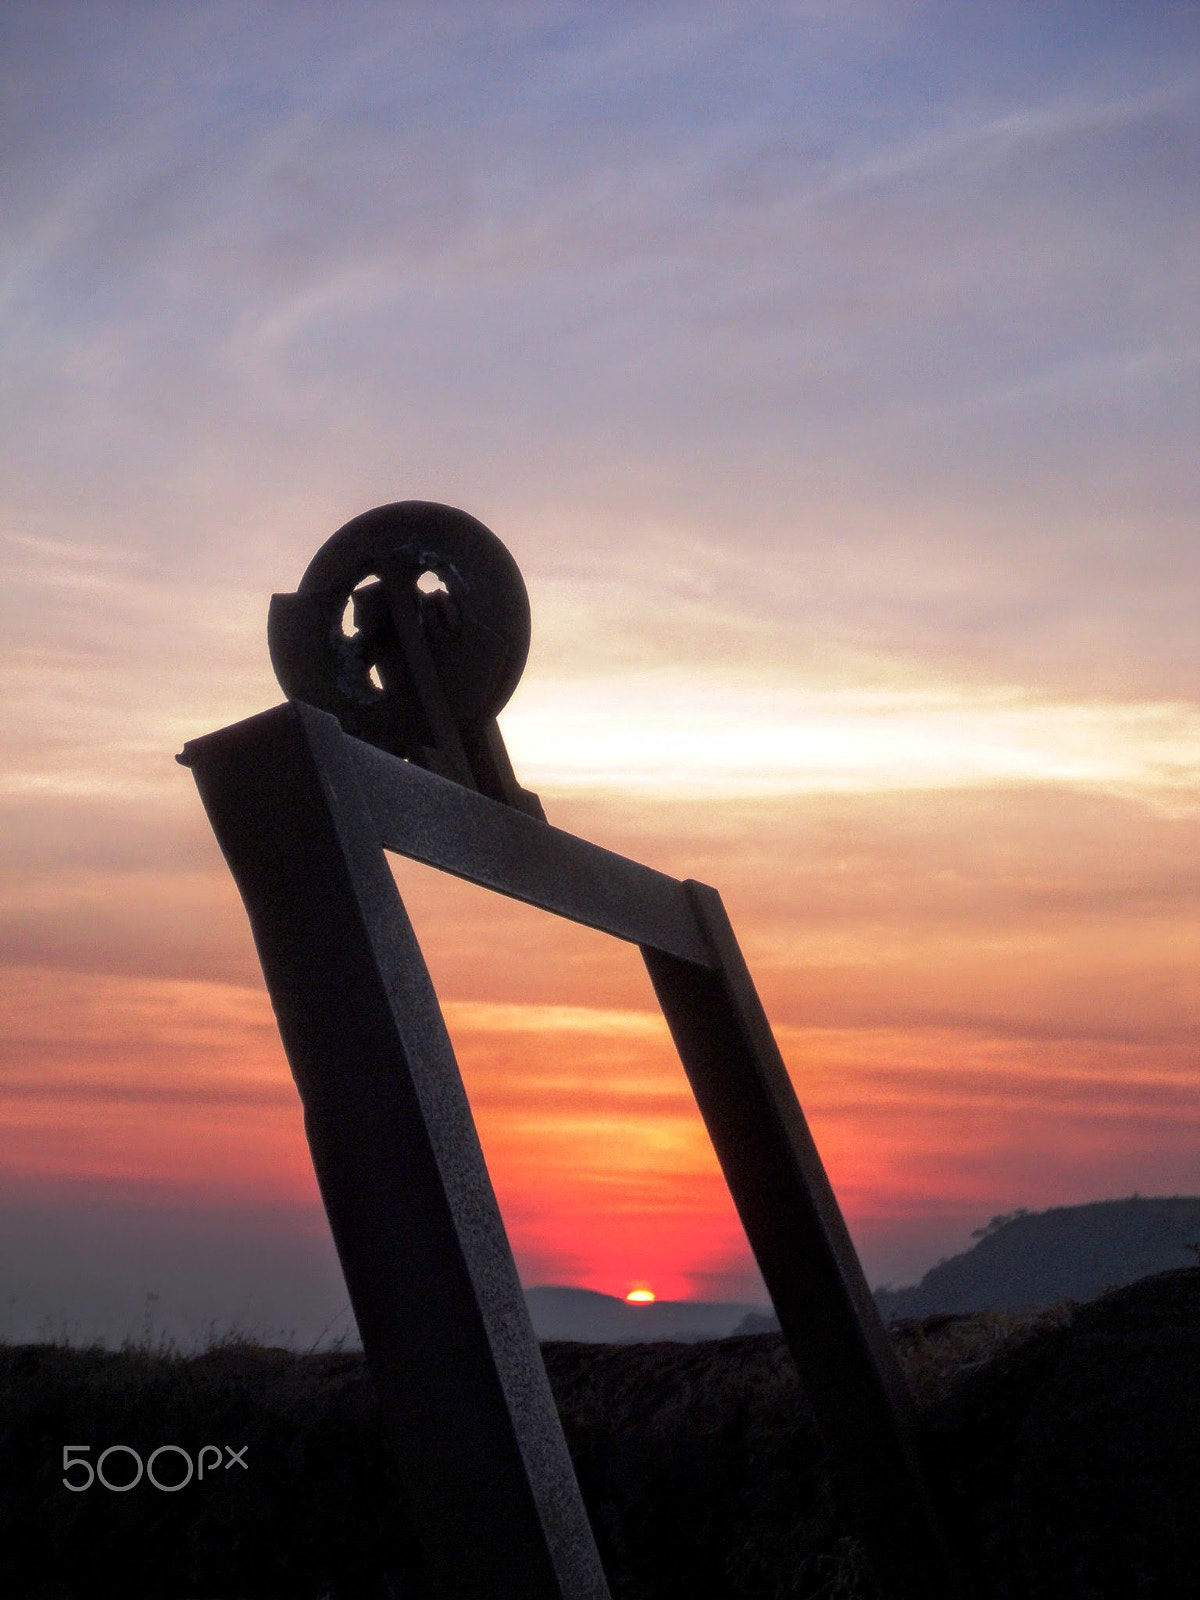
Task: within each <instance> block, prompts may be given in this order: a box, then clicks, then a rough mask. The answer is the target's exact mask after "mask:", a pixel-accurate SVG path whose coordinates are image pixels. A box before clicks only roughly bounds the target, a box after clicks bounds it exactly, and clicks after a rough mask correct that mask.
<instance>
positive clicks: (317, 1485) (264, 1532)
mask: <svg viewBox="0 0 1200 1600" xmlns="http://www.w3.org/2000/svg"><path fill="white" fill-rule="evenodd" d="M1147 1282H1148V1286H1149V1287H1145V1288H1143V1286H1138V1285H1135V1286H1133V1288H1132V1289H1131V1290H1124V1291H1120V1292H1119V1293H1118V1294H1117V1295H1113V1296H1109V1297H1106V1300H1104V1301H1100V1302H1095V1303H1093V1304H1092V1305H1090V1306H1085V1307H1073V1306H1071V1305H1069V1304H1064V1305H1062V1306H1059V1307H1056V1308H1055V1309H1054V1310H1052V1311H1049V1312H1042V1313H1039V1314H1037V1315H1034V1316H1014V1315H999V1314H986V1315H982V1316H973V1317H945V1318H927V1319H924V1320H922V1321H919V1322H917V1321H913V1322H904V1323H898V1324H897V1325H896V1326H895V1327H894V1328H893V1330H892V1333H893V1338H894V1340H895V1343H896V1348H897V1352H898V1355H899V1358H900V1361H901V1364H902V1366H903V1368H904V1370H905V1372H906V1375H907V1377H908V1379H909V1382H910V1385H911V1387H912V1389H913V1392H914V1396H915V1399H916V1402H917V1406H918V1410H919V1413H920V1415H921V1417H922V1418H923V1424H924V1428H925V1432H926V1436H927V1440H928V1444H929V1448H930V1452H931V1464H932V1465H933V1467H934V1470H935V1476H936V1478H937V1481H938V1482H939V1483H940V1484H941V1485H942V1488H943V1492H944V1493H945V1494H946V1496H947V1497H948V1499H947V1503H953V1504H954V1505H955V1506H956V1507H957V1511H956V1513H955V1514H956V1516H958V1517H960V1518H961V1520H962V1526H963V1530H964V1536H969V1538H970V1539H971V1540H972V1541H973V1542H974V1548H976V1549H977V1550H978V1551H979V1552H981V1555H980V1563H981V1564H980V1568H979V1571H980V1578H981V1583H980V1590H981V1594H982V1595H983V1596H985V1597H986V1600H1017V1597H1019V1600H1035V1597H1036V1600H1040V1597H1042V1596H1045V1597H1047V1600H1049V1596H1050V1595H1054V1596H1055V1600H1058V1596H1060V1595H1066V1596H1069V1597H1070V1600H1092V1597H1096V1600H1101V1597H1103V1600H1108V1597H1109V1596H1112V1597H1113V1600H1115V1597H1117V1596H1120V1600H1127V1597H1128V1596H1136V1595H1143V1594H1144V1595H1146V1596H1148V1597H1149V1596H1153V1600H1170V1597H1173V1596H1175V1595H1176V1594H1178V1595H1179V1596H1184V1595H1188V1596H1191V1595H1193V1594H1194V1593H1197V1592H1200V1582H1197V1581H1194V1580H1195V1579H1197V1578H1198V1577H1200V1574H1197V1573H1195V1572H1193V1570H1192V1566H1191V1565H1189V1563H1190V1562H1191V1560H1192V1558H1191V1555H1190V1550H1191V1544H1192V1541H1191V1538H1190V1535H1185V1533H1184V1532H1183V1530H1184V1529H1185V1527H1186V1528H1190V1525H1191V1521H1192V1511H1191V1507H1192V1505H1193V1504H1194V1503H1195V1500H1196V1498H1197V1494H1198V1493H1200V1465H1198V1464H1197V1463H1196V1462H1195V1460H1194V1457H1195V1449H1194V1440H1195V1437H1196V1436H1197V1435H1198V1433H1200V1399H1198V1400H1196V1401H1193V1400H1192V1399H1191V1392H1192V1390H1193V1389H1194V1384H1193V1383H1192V1374H1193V1373H1194V1370H1195V1368H1196V1365H1197V1361H1198V1360H1200V1272H1196V1271H1185V1272H1183V1273H1179V1274H1168V1275H1165V1276H1164V1278H1163V1279H1162V1280H1156V1279H1152V1280H1148V1281H1147ZM1156 1284H1157V1285H1158V1286H1159V1287H1158V1288H1157V1289H1155V1288H1153V1286H1154V1285H1156ZM1154 1296H1157V1299H1156V1298H1154ZM143 1335H144V1336H143V1337H139V1338H138V1339H134V1340H129V1341H127V1342H126V1344H125V1346H124V1347H123V1348H122V1349H121V1350H116V1351H113V1350H103V1349H100V1348H97V1347H94V1346H92V1347H78V1346H74V1345H71V1344H70V1343H69V1342H66V1341H62V1340H59V1341H58V1342H49V1343H43V1344H37V1345H23V1346H22V1345H8V1346H0V1507H2V1510H0V1593H3V1594H5V1595H13V1596H15V1597H18V1600H85V1597H86V1600H104V1597H106V1596H108V1595H114V1596H115V1595H118V1594H119V1595H121V1596H122V1600H217V1597H221V1600H423V1589H422V1585H421V1580H420V1561H419V1557H418V1554H417V1551H416V1547H415V1544H414V1541H413V1538H412V1535H411V1531H410V1527H409V1523H408V1518H407V1513H406V1510H405V1497H404V1491H403V1488H402V1485H401V1482H400V1479H399V1475H398V1472H397V1469H396V1466H395V1463H394V1460H393V1457H392V1454H391V1452H390V1450H389V1448H388V1445H387V1442H386V1440H385V1438H384V1435H383V1431H382V1427H381V1423H380V1419H379V1414H378V1409H377V1406H376V1403H375V1399H374V1395H373V1392H372V1389H371V1385H370V1381H369V1378H368V1376H367V1372H366V1368H365V1364H364V1361H363V1357H362V1355H361V1353H360V1352H357V1351H347V1350H326V1351H308V1352H296V1351H295V1350H284V1349H279V1348H277V1347H271V1346H266V1345H262V1344H259V1343H258V1342H257V1341H256V1340H255V1339H254V1338H253V1337H252V1336H250V1335H247V1334H246V1333H245V1332H241V1331H236V1330H235V1331H233V1332H230V1333H226V1334H224V1335H220V1336H217V1337H214V1338H212V1339H211V1340H210V1341H209V1342H208V1344H207V1346H206V1348H204V1349H203V1350H198V1351H191V1352H183V1351H181V1350H179V1349H178V1347H176V1346H175V1345H174V1344H173V1343H172V1342H171V1341H169V1340H164V1339H162V1338H160V1337H159V1336H157V1335H155V1333H154V1330H153V1328H152V1326H151V1327H146V1328H144V1329H143ZM544 1353H545V1357H546V1364H547V1370H548V1372H549V1375H550V1379H551V1383H552V1386H553V1388H554V1391H555V1394H556V1398H557V1400H558V1403H559V1408H560V1412H561V1414H562V1417H563V1421H564V1427H565V1430H566V1433H567V1437H568V1442H569V1444H570V1446H571V1449H572V1454H573V1457H574V1460H575V1463H576V1470H577V1473H578V1476H579V1480H580V1485H581V1488H582V1490H583V1493H584V1497H585V1500H586V1502H587V1506H588V1510H589V1515H590V1517H591V1520H592V1525H593V1528H594V1529H595V1532H596V1536H597V1540H598V1542H599V1544H600V1547H601V1552H602V1555H603V1558H604V1563H605V1569H606V1572H607V1573H608V1575H609V1581H610V1586H611V1590H612V1594H613V1597H614V1600H685V1597H686V1600H800V1597H808V1600H818V1597H819V1600H877V1595H876V1591H875V1589H874V1586H873V1584H872V1581H871V1578H870V1574H869V1572H868V1569H867V1566H866V1562H865V1560H864V1557H863V1552H862V1550H861V1549H860V1548H859V1547H858V1545H857V1544H856V1543H855V1542H854V1541H853V1540H852V1539H850V1538H848V1537H847V1536H846V1534H845V1532H844V1530H843V1529H842V1527H841V1526H840V1524H839V1522H838V1520H837V1518H836V1516H835V1515H834V1511H833V1507H832V1504H831V1501H830V1497H829V1489H828V1483H827V1478H826V1473H825V1468H824V1461H823V1454H822V1449H821V1445H820V1441H819V1439H818V1437H817V1435H816V1432H815V1428H814V1426H813V1422H812V1417H811V1413H810V1411H809V1408H808V1405H807V1402H806V1400H805V1397H804V1395H803V1392H802V1390H801V1388H800V1385H799V1382H798V1379H797V1377H796V1374H795V1370H794V1368H793V1366H792V1363H791V1360H790V1358H789V1356H788V1354H787V1352H786V1350H785V1349H784V1347H783V1344H782V1341H781V1340H780V1339H779V1338H778V1337H777V1336H773V1335H769V1334H767V1335H755V1336H750V1337H745V1338H738V1339H729V1340H722V1341H713V1342H708V1343H703V1344H654V1345H608V1346H598V1345H581V1344H550V1345H547V1346H545V1347H544ZM1189 1408H1190V1409H1189ZM1172 1430H1174V1432H1173V1431H1172ZM1176 1435H1178V1437H1176ZM115 1442H120V1443H125V1444H129V1445H131V1446H133V1447H134V1448H136V1449H138V1450H139V1451H140V1452H141V1453H142V1455H143V1457H145V1456H147V1455H148V1454H149V1452H150V1451H151V1450H153V1449H154V1448H155V1446H157V1445H160V1444H163V1443H175V1444H178V1445H181V1446H182V1447H184V1448H185V1449H187V1450H188V1451H189V1452H190V1453H191V1454H192V1455H193V1457H194V1456H195V1453H196V1451H197V1450H198V1449H199V1447H200V1446H201V1445H203V1444H217V1445H231V1446H237V1447H241V1446H243V1445H244V1446H246V1447H247V1462H248V1465H249V1469H250V1470H249V1471H248V1472H246V1473H240V1472H237V1471H232V1472H226V1471H224V1470H223V1471H221V1472H217V1473H214V1474H212V1475H211V1476H210V1478H209V1479H207V1480H206V1481H205V1482H204V1484H203V1485H200V1484H198V1483H193V1484H191V1485H189V1486H188V1488H187V1489H186V1490H181V1491H180V1492H179V1493H178V1494H166V1493H159V1492H157V1491H155V1490H153V1489H152V1488H149V1487H148V1486H146V1485H145V1484H142V1485H139V1487H138V1488H136V1489H134V1490H132V1491H130V1492H129V1493H128V1494H118V1493H108V1492H100V1491H98V1490H89V1491H87V1492H85V1493H82V1494H72V1493H70V1492H69V1491H67V1490H65V1489H63V1487H62V1485H61V1481H60V1480H61V1477H62V1467H61V1458H62V1446H63V1444H74V1443H90V1444H92V1445H93V1446H94V1450H93V1456H92V1459H95V1456H96V1455H97V1454H98V1452H99V1450H100V1449H101V1448H102V1447H103V1446H104V1445H105V1444H108V1443H115ZM1160 1457H1161V1462H1162V1463H1165V1464H1162V1465H1160V1464H1159V1458H1160ZM1131 1495H1132V1496H1135V1497H1140V1500H1139V1504H1143V1503H1144V1506H1145V1508H1146V1509H1145V1511H1144V1513H1142V1514H1141V1524H1142V1526H1141V1528H1140V1530H1139V1527H1138V1526H1135V1525H1133V1524H1132V1523H1131V1522H1130V1521H1129V1519H1128V1518H1125V1517H1123V1516H1122V1514H1121V1507H1122V1506H1123V1505H1124V1504H1125V1502H1126V1501H1128V1500H1129V1499H1130V1496H1131ZM1114 1508H1115V1509H1114ZM1147 1530H1148V1531H1147ZM1172 1563H1173V1565H1172ZM1081 1574H1082V1575H1083V1576H1081ZM1139 1574H1142V1576H1141V1577H1139ZM1085 1580H1086V1581H1085ZM1089 1585H1090V1586H1089ZM1106 1585H1107V1587H1106ZM1173 1585H1174V1586H1173Z"/></svg>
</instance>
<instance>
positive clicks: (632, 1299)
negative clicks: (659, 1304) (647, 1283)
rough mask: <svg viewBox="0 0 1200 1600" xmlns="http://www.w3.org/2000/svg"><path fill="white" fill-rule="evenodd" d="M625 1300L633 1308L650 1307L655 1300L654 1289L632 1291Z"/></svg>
mask: <svg viewBox="0 0 1200 1600" xmlns="http://www.w3.org/2000/svg"><path fill="white" fill-rule="evenodd" d="M625 1299H626V1300H627V1301H628V1303H629V1304H630V1305H631V1306H648V1305H649V1304H650V1302H651V1301H652V1300H653V1299H654V1290H653V1289H630V1291H629V1293H628V1294H627V1295H626V1296H625Z"/></svg>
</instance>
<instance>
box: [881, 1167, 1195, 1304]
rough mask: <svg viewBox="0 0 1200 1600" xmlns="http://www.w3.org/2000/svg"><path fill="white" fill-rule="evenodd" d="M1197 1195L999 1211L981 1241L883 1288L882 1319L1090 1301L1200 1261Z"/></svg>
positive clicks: (982, 1233)
mask: <svg viewBox="0 0 1200 1600" xmlns="http://www.w3.org/2000/svg"><path fill="white" fill-rule="evenodd" d="M1193 1245H1195V1246H1200V1198H1197V1197H1195V1196H1178V1195H1177V1196H1173V1197H1171V1198H1169V1199H1141V1198H1139V1197H1138V1196H1137V1195H1134V1196H1133V1197H1132V1198H1131V1199H1129V1200H1099V1201H1095V1202H1093V1203H1092V1204H1091V1205H1084V1206H1058V1207H1056V1208H1055V1209H1054V1210H1053V1211H1036V1212H1027V1211H1014V1212H1011V1213H1010V1214H1009V1215H1008V1216H1000V1217H993V1218H992V1220H991V1222H989V1223H988V1225H987V1227H986V1228H981V1229H980V1230H979V1233H978V1243H977V1244H975V1245H974V1246H972V1248H971V1249H970V1250H967V1251H964V1252H963V1254H962V1255H958V1256H951V1257H950V1259H949V1260H948V1261H942V1262H939V1263H938V1265H937V1266H936V1267H934V1268H932V1270H931V1271H929V1272H927V1273H926V1274H925V1276H924V1277H923V1278H922V1279H921V1281H920V1283H918V1284H915V1285H913V1286H912V1287H911V1288H905V1289H877V1290H876V1291H875V1299H876V1302H877V1304H878V1306H879V1309H880V1311H881V1312H882V1313H883V1316H884V1320H885V1321H886V1320H888V1319H889V1318H891V1317H928V1316H934V1315H936V1314H938V1313H940V1312H968V1311H1034V1310H1039V1309H1041V1308H1042V1307H1044V1306H1051V1305H1055V1304H1056V1303H1057V1302H1058V1301H1060V1300H1091V1299H1094V1298H1095V1296H1097V1295H1100V1294H1103V1293H1104V1292H1105V1290H1106V1289H1112V1288H1119V1287H1121V1286H1123V1285H1124V1284H1127V1283H1133V1282H1135V1281H1136V1280H1137V1279H1138V1278H1145V1277H1149V1276H1150V1274H1151V1273H1155V1272H1169V1271H1172V1270H1174V1269H1177V1268H1179V1267H1186V1266H1194V1265H1195V1264H1196V1260H1197V1255H1198V1254H1200V1251H1194V1250H1191V1249H1190V1248H1189V1247H1191V1246H1193Z"/></svg>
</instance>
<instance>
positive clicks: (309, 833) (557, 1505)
mask: <svg viewBox="0 0 1200 1600" xmlns="http://www.w3.org/2000/svg"><path fill="white" fill-rule="evenodd" d="M353 742H354V741H351V740H348V739H346V738H345V737H344V735H343V734H342V731H341V729H340V728H339V726H338V724H337V722H336V721H335V719H334V718H333V717H331V716H328V715H326V714H325V713H323V712H318V711H313V710H312V709H311V708H310V707H307V706H303V705H300V704H292V705H286V706H280V707H278V708H277V709H276V710H274V711H268V712H264V713H263V714H262V715H261V716H258V717H252V718H250V719H249V720H248V721H246V722H241V723H238V724H236V725H235V726H233V727H230V728H226V729H223V730H222V731H221V732H219V733H214V734H210V735H208V736H207V737H205V738H203V739H198V740H194V741H192V742H191V743H189V744H188V745H187V746H186V748H185V750H184V753H183V756H182V758H181V759H182V760H184V761H185V763H186V764H187V765H189V766H190V767H191V768H192V771H193V773H194V775H195V779H196V783H197V785H198V787H199V789H200V794H201V797H202V798H203V801H204V805H205V808H206V810H207V811H208V815H209V818H210V820H211V822H212V825H213V829H214V831H215V833H216V836H217V839H218V842H219V843H220V846H221V849H222V850H223V852H224V854H225V858H226V860H227V861H228V863H229V866H230V869H231V870H232V872H233V876H234V879H235V881H236V882H237V885H238V888H239V890H240V891H241V894H242V898H243V900H244V901H245V904H246V909H247V912H248V913H249V917H250V923H251V927H252V929H253V931H254V938H255V943H256V945H257V947H258V953H259V956H260V958H261V960H262V966H263V973H264V975H265V977H266V981H267V988H268V990H269V992H270V995H271V1001H272V1004H273V1005H274V1007H275V1014H276V1017H277V1018H278V1021H279V1031H280V1034H281V1035H282V1038H283V1043H284V1047H285V1049H286V1051H287V1056H288V1060H289V1062H290V1064H291V1068H292V1073H293V1075H294V1077H295V1079H296V1085H297V1087H298V1089H299V1091H300V1098H301V1100H302V1102H303V1105H304V1126H305V1132H306V1133H307V1136H308V1143H309V1148H310V1149H311V1151H312V1159H313V1166H314V1168H315V1170H316V1174H317V1180H318V1182H319V1184H320V1188H321V1196H322V1199H323V1200H324V1203H325V1210H326V1213H327V1214H328V1217H329V1223H330V1228H331V1231H332V1233H333V1238H334V1242H335V1244H336V1246H337V1251H338V1255H339V1258H340V1260H341V1264H342V1270H343V1272H344V1274H345V1278H346V1286H347V1289H348V1291H349V1294H350V1300H351V1304H352V1306H353V1308H354V1315H355V1317H356V1319H357V1321H358V1327H359V1331H360V1333H361V1335H362V1341H363V1348H364V1350H365V1352H366V1355H367V1359H368V1362H369V1364H370V1369H371V1374H372V1377H373V1379H374V1382H375V1386H376V1389H377V1391H378V1394H379V1398H380V1403H381V1406H382V1408H383V1412H384V1416H385V1419H386V1421H387V1423H388V1426H389V1430H390V1432H391V1434H392V1436H393V1439H394V1441H395V1444H396V1446H397V1452H398V1458H399V1463H400V1467H401V1471H402V1472H403V1474H404V1475H405V1478H406V1482H407V1488H408V1492H409V1495H410V1498H411V1501H412V1505H413V1510H414V1513H415V1523H416V1532H417V1535H418V1538H419V1539H420V1541H421V1543H422V1547H423V1550H424V1554H425V1558H426V1562H427V1567H428V1580H429V1590H430V1593H431V1595H432V1596H436V1597H437V1600H608V1588H607V1585H606V1583H605V1579H604V1574H603V1570H602V1568H601V1565H600V1558H599V1555H598V1554H597V1551H596V1545H595V1541H594V1539H593V1536H592V1531H591V1527H590V1525H589V1523H588V1519H587V1514H586V1512H585V1510H584V1506H583V1502H582V1499H581V1497H580V1494H579V1488H578V1484H577V1483H576V1480H575V1474H574V1470H573V1468H572V1465H571V1459H570V1456H569V1455H568V1452H567V1447H566V1442H565V1440H564V1438H563V1433H562V1426H561V1424H560V1422H559V1419H558V1414H557V1411H556V1410H555V1406H554V1400H553V1397H552V1395H551V1392H550V1385H549V1382H548V1380H547V1377H546V1370H545V1367H544V1366H543V1364H542V1360H541V1356H540V1353H539V1350H538V1346H537V1342H536V1339H535V1337H534V1333H533V1328H532V1325H531V1323H530V1320H529V1312H528V1310H527V1308H526V1305H525V1300H524V1297H523V1295H522V1293H521V1286H520V1283H519V1281H518V1278H517V1272H516V1267H515V1265H514V1263H513V1259H512V1252H511V1249H510V1247H509V1243H508V1238H507V1236H506V1234H505V1231H504V1224H503V1222H502V1221H501V1217H500V1212H499V1209H498V1207H497V1205H496V1200H495V1195H494V1193H493V1190H492V1186H491V1182H490V1180H489V1177H488V1173H487V1168H486V1166H485V1165H484V1159H483V1153H482V1151H481V1149H480V1146H479V1140H478V1137H477V1135H476V1131H475V1125H474V1122H473V1120H472V1117H471V1111H470V1107H469V1105H468V1103H467V1097H466V1093H465V1091H464V1089H463V1085H462V1080H461V1078H460V1077H459V1073H458V1068H457V1063H456V1062H455V1059H454V1052H453V1049H452V1047H451V1044H450V1039H449V1037H448V1035H447V1033H446V1029H445V1025H444V1023H443V1020H442V1016H441V1012H440V1010H439V1008H438V1003H437V997H436V995H435V994H434V991H433V985H432V983H431V982H430V979H429V975H428V972H427V970H426V967H425V963H424V961H423V960H422V957H421V952H420V950H419V948H418V946H417V941H416V938H415V937H414V935H413V932H412V928H411V927H410V925H409V922H408V918H407V916H406V915H405V912H404V908H403V906H402V904H401V901H400V896H399V894H398V893H397V890H396V886H395V882H394V880H393V878H392V875H391V872H390V871H389V869H388V866H387V862H386V859H385V857H384V854H383V851H382V849H381V848H380V843H379V835H378V831H377V828H376V824H375V819H374V817H373V816H372V814H371V810H370V808H369V806H368V805H367V803H366V800H365V798H364V795H363V791H362V787H361V785H360V783H359V781H358V777H357V774H356V772H355V768H354V764H353V762H352V760H351V759H350V754H349V751H348V746H350V745H351V744H352V743H353ZM448 787H451V788H453V785H449V786H448ZM497 809H498V810H499V809H503V808H501V807H497ZM511 816H512V818H513V820H514V821H521V820H524V819H522V818H521V817H520V815H519V813H516V812H513V813H511Z"/></svg>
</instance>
